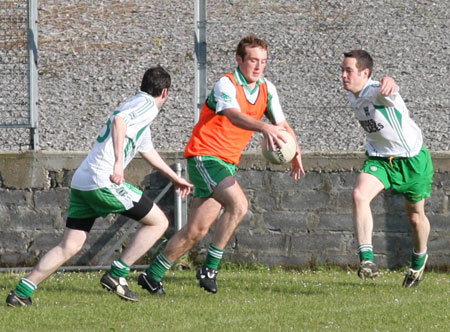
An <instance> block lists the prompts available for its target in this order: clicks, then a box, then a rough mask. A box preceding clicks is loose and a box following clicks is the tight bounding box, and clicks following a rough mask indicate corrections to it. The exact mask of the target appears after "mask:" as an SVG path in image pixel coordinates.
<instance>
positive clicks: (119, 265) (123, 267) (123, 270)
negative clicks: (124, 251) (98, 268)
mask: <svg viewBox="0 0 450 332" xmlns="http://www.w3.org/2000/svg"><path fill="white" fill-rule="evenodd" d="M128 273H130V267H129V266H128V265H127V264H125V263H124V262H123V261H122V260H121V259H118V260H116V261H114V262H112V264H111V269H110V270H109V274H110V275H111V277H113V278H116V279H117V278H120V277H124V278H125V277H126V276H127V275H128Z"/></svg>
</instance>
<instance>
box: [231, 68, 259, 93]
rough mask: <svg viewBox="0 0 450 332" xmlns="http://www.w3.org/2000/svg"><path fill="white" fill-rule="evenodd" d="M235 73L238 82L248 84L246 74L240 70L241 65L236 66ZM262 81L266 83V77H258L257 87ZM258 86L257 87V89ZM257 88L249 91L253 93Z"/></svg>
mask: <svg viewBox="0 0 450 332" xmlns="http://www.w3.org/2000/svg"><path fill="white" fill-rule="evenodd" d="M233 75H234V77H235V78H236V82H237V84H239V85H248V82H247V80H246V79H245V77H244V74H242V72H241V71H240V70H239V67H237V68H236V70H235V71H234V72H233ZM262 83H264V78H262V77H260V78H258V81H256V87H257V86H258V85H260V84H262ZM256 87H255V89H256ZM255 89H253V90H250V89H248V91H250V92H252V93H253V92H254V91H255Z"/></svg>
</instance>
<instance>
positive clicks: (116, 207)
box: [67, 182, 142, 219]
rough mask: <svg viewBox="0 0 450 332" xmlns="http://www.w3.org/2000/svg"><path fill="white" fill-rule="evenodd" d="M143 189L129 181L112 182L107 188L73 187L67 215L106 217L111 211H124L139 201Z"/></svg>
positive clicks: (77, 217)
mask: <svg viewBox="0 0 450 332" xmlns="http://www.w3.org/2000/svg"><path fill="white" fill-rule="evenodd" d="M141 197H142V191H140V190H139V189H137V188H135V187H134V186H132V185H131V184H129V183H125V182H124V183H122V184H120V185H117V184H114V183H111V186H109V187H107V188H101V189H97V190H90V191H82V190H78V189H73V188H72V189H71V191H70V198H69V211H68V213H67V216H68V217H69V218H74V219H85V218H92V217H105V216H107V215H108V214H110V213H122V212H125V211H127V210H130V209H131V208H133V207H134V202H139V201H140V199H141Z"/></svg>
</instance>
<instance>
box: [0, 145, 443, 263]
mask: <svg viewBox="0 0 450 332" xmlns="http://www.w3.org/2000/svg"><path fill="white" fill-rule="evenodd" d="M432 155H433V160H434V163H435V168H436V176H435V182H434V185H433V193H432V196H431V198H430V199H428V200H427V202H426V210H427V215H428V218H429V219H430V222H431V234H430V241H429V253H430V259H429V265H431V266H435V267H438V266H449V265H450V209H449V197H450V154H449V153H443V152H441V153H438V152H435V153H433V154H432ZM84 156H85V153H84V152H83V153H73V152H67V153H66V152H45V151H40V152H16V153H10V152H8V153H0V240H1V241H0V266H25V265H33V264H34V263H35V262H36V260H37V259H38V258H39V257H41V256H42V255H43V254H44V253H45V252H46V251H47V250H48V249H50V248H51V247H52V246H54V245H55V244H57V243H58V241H59V239H60V238H61V234H62V232H63V230H64V225H65V217H66V213H67V204H68V196H69V185H70V180H71V177H72V174H73V172H74V170H75V169H76V167H77V166H78V165H79V164H80V162H81V161H82V159H83V158H84ZM162 156H163V157H164V158H165V159H166V161H167V162H168V163H169V164H174V163H176V162H180V161H181V162H182V161H183V158H182V153H178V152H176V153H162ZM363 160H364V155H363V154H362V153H353V154H352V153H347V154H323V153H321V154H318V153H305V154H304V165H305V166H306V169H307V171H308V173H307V175H306V176H305V177H304V178H303V179H302V180H301V181H300V182H297V183H295V182H294V181H293V180H292V178H291V177H290V176H289V173H288V172H287V170H286V169H284V168H283V167H282V166H271V165H269V164H267V163H266V162H265V160H264V159H262V157H261V156H260V155H259V154H258V153H256V154H255V153H248V154H244V156H243V158H242V160H241V163H240V165H239V171H238V175H237V177H238V179H239V182H240V183H241V185H242V187H243V188H244V189H245V192H246V194H247V196H248V199H249V202H250V212H249V213H248V215H247V216H246V218H245V220H244V222H243V223H242V225H241V226H240V227H239V229H238V231H237V232H236V234H235V236H234V237H233V239H232V241H231V242H230V244H229V248H228V250H227V251H226V259H229V260H233V261H240V262H248V263H251V262H258V263H263V264H270V265H275V264H277V265H278V264H282V265H295V266H303V265H308V264H316V263H317V264H344V265H346V264H350V265H353V264H356V263H357V262H358V256H357V253H356V243H355V239H354V235H353V224H352V201H351V192H352V187H353V184H354V181H355V178H356V174H357V172H356V170H358V169H359V167H360V166H361V165H362V162H363ZM126 176H127V180H128V181H129V182H131V183H133V184H135V185H137V186H139V187H141V188H142V189H143V190H144V191H145V193H146V194H147V195H148V196H150V197H152V198H154V197H156V196H157V195H158V193H159V192H160V190H161V189H162V188H164V187H165V186H166V185H167V183H168V182H167V180H166V179H165V178H164V177H162V176H161V175H160V174H159V173H157V172H152V170H151V168H150V167H149V166H147V165H146V164H145V162H144V161H143V159H140V158H137V159H135V160H134V161H133V162H132V164H130V166H129V168H128V169H127V174H126ZM173 202H174V196H173V192H172V191H169V192H168V193H167V194H166V195H165V196H164V198H163V199H162V200H161V201H160V205H161V206H162V207H163V209H164V210H165V211H166V213H167V214H168V215H169V216H170V220H171V221H172V222H173ZM372 208H373V212H374V219H375V227H374V239H373V243H374V248H375V254H376V259H377V262H378V263H379V265H380V266H383V267H391V268H392V267H397V266H401V265H406V264H407V262H408V260H409V257H410V252H411V249H412V241H411V232H410V228H409V225H408V221H407V219H406V217H405V214H404V212H403V202H402V198H401V197H399V196H393V195H391V193H390V192H389V191H388V192H385V193H383V194H381V195H379V197H377V198H376V199H375V200H374V202H373V203H372ZM132 224H133V221H131V220H127V219H126V218H123V217H120V216H119V217H117V216H114V215H110V216H108V217H107V218H100V219H99V220H97V221H96V223H95V225H94V228H93V229H92V231H91V234H90V237H89V239H88V243H87V245H86V246H85V247H84V248H83V250H82V251H81V252H80V254H78V255H77V256H76V257H74V258H73V259H72V260H71V261H70V262H68V264H70V265H96V264H98V263H99V262H101V260H102V258H103V257H104V255H105V253H106V252H107V251H108V250H109V249H110V248H111V246H112V245H113V244H114V243H116V242H117V240H118V238H120V236H121V235H122V234H123V233H124V232H125V231H126V230H127V229H128V228H129V227H130V226H131V225H132ZM173 231H174V229H173V225H172V228H171V229H170V230H169V231H168V232H167V234H166V235H167V236H170V235H171V234H173ZM209 240H210V235H208V236H207V237H205V239H204V240H203V241H202V242H201V243H200V244H199V246H198V247H197V248H196V249H195V251H194V254H195V256H198V255H199V256H200V257H201V256H203V255H204V254H205V251H206V247H207V244H208V243H209ZM120 250H121V248H119V249H118V250H116V252H115V253H114V254H113V256H112V257H111V258H115V257H117V256H118V254H119V252H120ZM147 262H148V257H147V258H144V259H143V260H142V263H143V264H145V263H147ZM109 263H110V260H108V262H107V264H109Z"/></svg>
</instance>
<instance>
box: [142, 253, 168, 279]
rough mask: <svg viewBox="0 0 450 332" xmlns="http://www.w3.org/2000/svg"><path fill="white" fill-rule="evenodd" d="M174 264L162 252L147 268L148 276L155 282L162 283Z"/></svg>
mask: <svg viewBox="0 0 450 332" xmlns="http://www.w3.org/2000/svg"><path fill="white" fill-rule="evenodd" d="M172 265H173V262H171V261H169V260H168V259H167V257H166V256H164V254H163V253H162V252H160V253H159V254H158V256H156V258H155V259H154V260H153V262H151V264H150V265H149V266H148V268H147V275H148V276H149V277H150V278H151V279H153V280H155V281H161V279H162V278H163V277H164V275H165V274H166V272H167V271H168V270H169V269H170V268H171V267H172Z"/></svg>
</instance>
